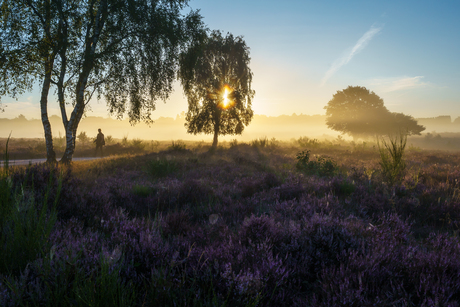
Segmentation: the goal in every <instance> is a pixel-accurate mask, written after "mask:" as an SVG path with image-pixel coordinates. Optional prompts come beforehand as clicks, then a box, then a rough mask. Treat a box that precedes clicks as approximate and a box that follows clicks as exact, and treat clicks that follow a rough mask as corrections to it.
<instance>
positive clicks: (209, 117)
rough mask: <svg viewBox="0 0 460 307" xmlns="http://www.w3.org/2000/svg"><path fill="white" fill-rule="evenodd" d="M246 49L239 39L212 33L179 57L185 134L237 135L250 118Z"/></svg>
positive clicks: (240, 38)
mask: <svg viewBox="0 0 460 307" xmlns="http://www.w3.org/2000/svg"><path fill="white" fill-rule="evenodd" d="M249 62H250V57H249V47H248V46H247V45H246V42H245V41H244V40H243V38H242V37H241V36H236V37H235V36H233V35H232V34H230V33H229V34H227V35H226V36H225V37H224V36H223V35H222V33H221V32H220V31H212V32H211V33H210V34H209V35H208V36H207V37H206V39H205V40H204V43H202V44H196V45H194V46H193V47H192V48H190V49H188V50H187V52H184V53H183V54H182V55H181V58H180V69H179V74H178V77H179V80H180V81H181V83H182V85H183V88H184V93H185V95H186V97H187V100H188V111H187V114H186V124H185V126H186V128H187V132H188V133H193V134H198V133H206V134H211V133H213V134H214V140H213V146H214V147H215V146H217V142H218V136H219V135H233V134H241V133H242V132H243V130H244V127H245V126H247V125H248V124H249V123H250V121H251V119H252V117H253V111H252V99H253V98H254V94H255V91H254V90H253V89H252V88H251V83H252V76H253V74H252V72H251V69H250V68H249Z"/></svg>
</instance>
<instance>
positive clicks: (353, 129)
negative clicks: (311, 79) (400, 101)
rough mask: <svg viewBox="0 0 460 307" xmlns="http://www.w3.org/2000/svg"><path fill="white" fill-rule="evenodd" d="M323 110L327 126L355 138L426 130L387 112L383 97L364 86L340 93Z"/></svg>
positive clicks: (400, 116) (400, 115) (400, 114)
mask: <svg viewBox="0 0 460 307" xmlns="http://www.w3.org/2000/svg"><path fill="white" fill-rule="evenodd" d="M324 108H325V109H326V125H327V126H328V127H329V128H330V129H332V130H335V131H339V132H342V133H343V134H348V135H350V136H352V137H353V138H359V137H362V138H366V137H370V136H376V135H386V134H393V133H401V132H402V133H405V134H408V135H411V134H420V132H421V131H423V130H424V129H425V128H424V127H423V126H421V125H418V124H417V121H416V120H415V119H413V118H412V117H411V116H408V115H404V114H402V113H392V112H390V111H388V109H387V108H386V107H385V106H384V104H383V100H382V98H380V97H379V96H378V95H377V94H375V93H374V92H371V91H369V90H368V89H366V88H365V87H361V86H349V87H347V88H346V89H344V90H342V91H337V93H336V94H334V96H333V97H332V99H331V100H330V101H329V102H328V104H327V106H325V107H324Z"/></svg>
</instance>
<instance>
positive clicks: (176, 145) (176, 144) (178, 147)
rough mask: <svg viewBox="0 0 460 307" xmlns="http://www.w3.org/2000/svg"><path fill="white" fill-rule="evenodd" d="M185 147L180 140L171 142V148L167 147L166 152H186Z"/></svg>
mask: <svg viewBox="0 0 460 307" xmlns="http://www.w3.org/2000/svg"><path fill="white" fill-rule="evenodd" d="M186 147H187V145H185V143H184V142H183V141H181V140H178V141H175V142H174V141H172V143H171V146H169V147H168V150H171V151H186Z"/></svg>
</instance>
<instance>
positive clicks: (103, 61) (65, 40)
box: [0, 0, 204, 162]
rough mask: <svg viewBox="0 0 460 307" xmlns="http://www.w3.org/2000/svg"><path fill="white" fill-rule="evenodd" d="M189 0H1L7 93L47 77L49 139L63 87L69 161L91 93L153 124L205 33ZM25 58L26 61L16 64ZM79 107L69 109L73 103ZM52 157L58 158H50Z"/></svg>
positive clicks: (116, 110)
mask: <svg viewBox="0 0 460 307" xmlns="http://www.w3.org/2000/svg"><path fill="white" fill-rule="evenodd" d="M187 3H188V0H94V1H77V0H33V1H32V0H15V1H9V0H1V6H0V7H1V16H2V24H1V27H2V28H1V29H2V34H0V36H1V40H0V50H2V53H1V58H0V60H1V62H0V78H1V79H0V96H3V95H10V96H14V95H16V94H18V93H22V92H24V91H25V90H30V84H31V82H30V80H35V79H36V80H40V81H42V82H43V83H42V84H43V85H42V96H41V97H42V98H41V111H42V121H43V125H44V129H45V138H46V140H47V151H48V152H49V151H52V136H51V129H50V126H49V121H48V116H47V97H48V91H49V88H50V85H55V86H56V89H57V92H58V100H59V106H60V109H61V117H62V121H63V125H64V127H65V129H66V151H65V153H64V156H63V157H62V159H61V161H64V162H69V161H70V160H71V159H72V155H73V152H74V147H75V139H76V136H77V128H78V124H79V122H80V120H81V118H82V116H83V115H84V113H85V111H86V110H87V109H88V107H89V102H90V101H91V98H92V97H93V96H94V94H96V97H97V98H100V97H102V96H104V97H105V99H106V101H107V104H108V107H109V110H110V112H111V113H112V114H116V115H117V116H118V117H119V118H121V117H122V116H123V115H124V114H125V113H127V114H128V116H129V119H130V121H131V122H132V123H136V122H138V121H146V122H151V118H150V116H151V112H152V111H154V110H155V104H156V102H157V101H158V100H163V101H165V100H166V99H167V98H168V96H169V94H170V93H171V91H172V83H173V80H174V78H175V76H176V71H177V69H178V57H179V54H180V52H182V51H183V50H184V49H186V48H187V47H188V45H189V44H190V42H192V41H194V40H200V39H201V37H202V36H203V35H202V33H203V32H204V29H203V24H202V22H201V16H200V15H199V13H198V12H197V11H193V10H191V11H190V13H189V14H188V15H186V16H185V15H183V13H182V12H183V11H184V9H185V7H186V5H187ZM17 63H21V64H20V65H16V64H17ZM69 104H71V105H72V107H73V109H72V111H71V113H70V114H67V110H66V106H68V105H69ZM48 157H49V159H53V157H52V155H48Z"/></svg>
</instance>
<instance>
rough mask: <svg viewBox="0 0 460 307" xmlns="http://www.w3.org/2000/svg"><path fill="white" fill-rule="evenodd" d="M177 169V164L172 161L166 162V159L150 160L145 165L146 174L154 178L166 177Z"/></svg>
mask: <svg viewBox="0 0 460 307" xmlns="http://www.w3.org/2000/svg"><path fill="white" fill-rule="evenodd" d="M177 169H178V167H177V162H176V161H174V160H168V159H167V158H159V159H157V160H152V161H150V162H149V163H147V166H146V171H147V173H148V174H149V175H150V176H152V177H154V178H160V177H165V176H168V175H169V174H171V173H173V172H175V171H176V170H177Z"/></svg>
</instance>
